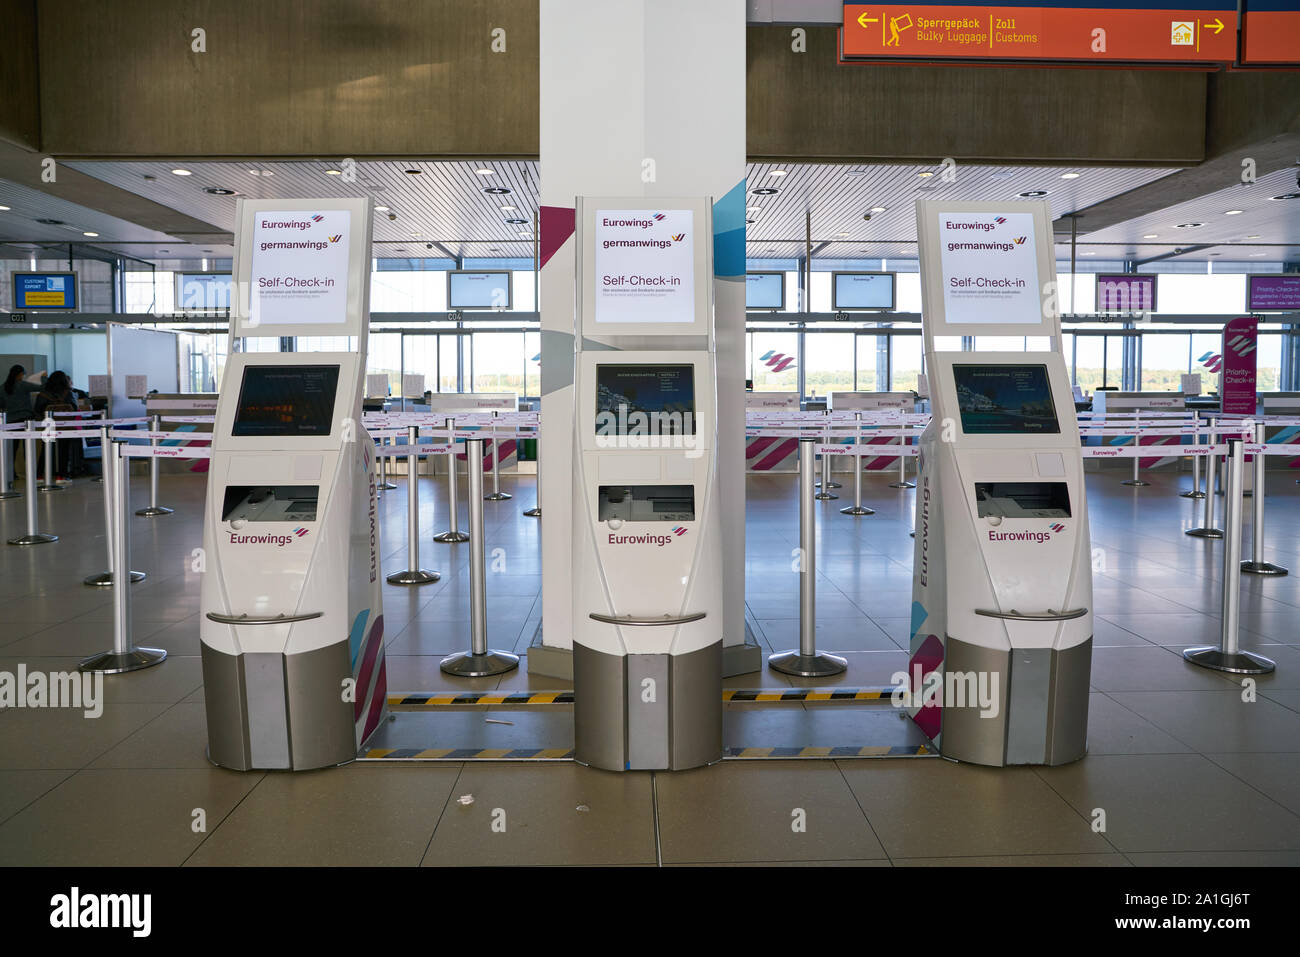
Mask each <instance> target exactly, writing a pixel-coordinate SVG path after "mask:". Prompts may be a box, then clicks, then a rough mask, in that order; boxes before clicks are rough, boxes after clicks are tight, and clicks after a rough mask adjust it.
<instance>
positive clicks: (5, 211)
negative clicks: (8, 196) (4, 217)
mask: <svg viewBox="0 0 1300 957" xmlns="http://www.w3.org/2000/svg"><path fill="white" fill-rule="evenodd" d="M0 212H4V213H7V212H9V207H8V206H0Z"/></svg>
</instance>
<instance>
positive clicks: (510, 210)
mask: <svg viewBox="0 0 1300 957" xmlns="http://www.w3.org/2000/svg"><path fill="white" fill-rule="evenodd" d="M517 208H518V207H515V206H502V207H500V209H501V212H503V213H513V212H514V211H515V210H516V209H517Z"/></svg>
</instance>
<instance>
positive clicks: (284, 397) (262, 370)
mask: <svg viewBox="0 0 1300 957" xmlns="http://www.w3.org/2000/svg"><path fill="white" fill-rule="evenodd" d="M338 384H339V367H338V366H336V365H335V366H329V365H320V366H248V367H247V368H246V369H244V382H243V384H242V385H241V386H240V389H239V404H238V405H237V406H236V407H235V423H234V427H233V428H232V429H231V434H232V435H236V436H293V435H300V436H303V435H329V434H330V431H331V429H332V427H333V424H334V421H333V420H334V395H335V392H336V391H337V389H338Z"/></svg>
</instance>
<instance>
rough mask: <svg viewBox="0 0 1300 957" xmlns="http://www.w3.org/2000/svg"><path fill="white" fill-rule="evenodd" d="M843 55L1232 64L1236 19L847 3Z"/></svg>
mask: <svg viewBox="0 0 1300 957" xmlns="http://www.w3.org/2000/svg"><path fill="white" fill-rule="evenodd" d="M1234 7H1235V5H1234ZM844 56H845V57H872V58H876V57H915V58H921V59H950V58H953V57H966V58H973V59H981V60H989V59H995V60H1082V61H1094V62H1112V61H1129V62H1145V61H1153V62H1154V61H1158V62H1173V63H1212V62H1229V63H1230V62H1232V61H1233V60H1235V59H1236V58H1237V13H1236V10H1235V9H1232V10H1131V9H1111V8H1066V7H984V6H938V5H925V6H915V5H912V4H873V3H846V4H845V5H844Z"/></svg>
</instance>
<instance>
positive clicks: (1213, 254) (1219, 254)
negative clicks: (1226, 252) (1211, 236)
mask: <svg viewBox="0 0 1300 957" xmlns="http://www.w3.org/2000/svg"><path fill="white" fill-rule="evenodd" d="M1210 255H1211V256H1222V255H1223V253H1210Z"/></svg>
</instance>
